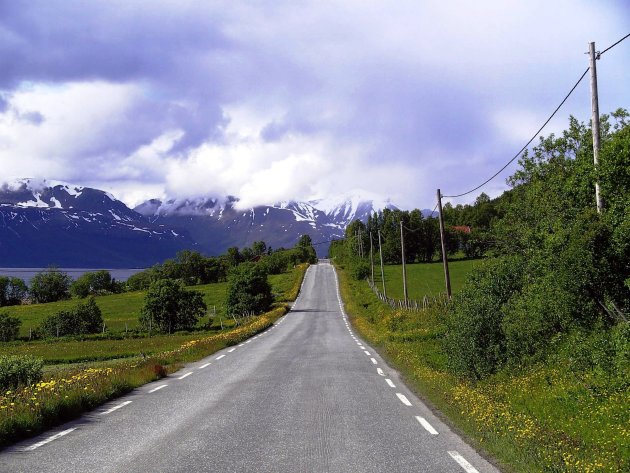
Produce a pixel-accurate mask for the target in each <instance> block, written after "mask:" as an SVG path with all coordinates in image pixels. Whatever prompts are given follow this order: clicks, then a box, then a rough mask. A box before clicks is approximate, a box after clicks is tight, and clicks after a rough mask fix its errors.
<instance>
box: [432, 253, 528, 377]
mask: <svg viewBox="0 0 630 473" xmlns="http://www.w3.org/2000/svg"><path fill="white" fill-rule="evenodd" d="M522 284H523V261H522V260H521V259H520V258H517V257H505V258H497V259H493V260H488V261H487V262H485V263H484V264H483V265H482V266H481V267H480V268H479V270H477V271H475V272H473V273H471V274H470V276H469V278H468V280H467V281H466V284H465V285H464V287H463V288H462V290H461V291H460V292H459V293H458V294H457V295H456V296H455V298H454V302H453V307H452V309H451V310H450V311H449V313H448V315H447V320H446V325H447V331H446V335H445V339H444V348H445V351H446V353H447V355H448V357H449V365H450V367H451V368H452V369H453V370H454V371H455V372H457V373H460V374H464V375H468V376H471V377H473V378H476V379H480V378H482V377H484V376H486V375H488V374H490V373H493V372H494V371H496V369H497V368H498V367H499V366H500V365H501V364H502V363H503V362H504V361H505V359H506V347H505V334H504V333H503V329H502V321H503V317H504V306H505V304H506V303H507V302H508V301H509V299H510V297H512V296H513V295H514V294H515V293H516V292H518V291H519V290H520V289H521V286H522Z"/></svg>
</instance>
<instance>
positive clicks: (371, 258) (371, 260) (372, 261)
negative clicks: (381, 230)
mask: <svg viewBox="0 0 630 473" xmlns="http://www.w3.org/2000/svg"><path fill="white" fill-rule="evenodd" d="M372 246H373V245H372V232H370V268H372V285H374V251H373V248H372Z"/></svg>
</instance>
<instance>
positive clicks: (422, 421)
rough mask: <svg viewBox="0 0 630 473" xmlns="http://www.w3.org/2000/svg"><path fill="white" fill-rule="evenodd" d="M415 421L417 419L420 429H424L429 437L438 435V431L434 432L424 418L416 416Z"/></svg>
mask: <svg viewBox="0 0 630 473" xmlns="http://www.w3.org/2000/svg"><path fill="white" fill-rule="evenodd" d="M416 419H418V422H420V424H421V425H422V427H424V428H425V429H426V430H427V432H429V433H430V434H431V435H437V434H438V431H437V430H435V429H434V428H433V426H432V425H431V424H429V422H428V421H427V420H426V419H425V418H424V417H420V416H416Z"/></svg>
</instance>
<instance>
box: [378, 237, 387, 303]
mask: <svg viewBox="0 0 630 473" xmlns="http://www.w3.org/2000/svg"><path fill="white" fill-rule="evenodd" d="M378 253H379V254H380V255H381V280H382V281H383V297H385V299H387V290H386V289H385V270H384V269H383V245H381V231H380V230H379V231H378Z"/></svg>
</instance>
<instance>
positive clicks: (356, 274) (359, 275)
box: [352, 260, 370, 281]
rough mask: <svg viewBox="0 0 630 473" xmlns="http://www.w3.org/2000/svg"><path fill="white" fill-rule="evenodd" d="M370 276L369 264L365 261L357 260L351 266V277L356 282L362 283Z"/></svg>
mask: <svg viewBox="0 0 630 473" xmlns="http://www.w3.org/2000/svg"><path fill="white" fill-rule="evenodd" d="M369 276H370V264H369V263H368V262H367V261H363V260H357V261H355V262H354V263H353V264H352V277H353V278H354V279H356V280H357V281H363V280H364V279H366V278H367V277H369Z"/></svg>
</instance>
